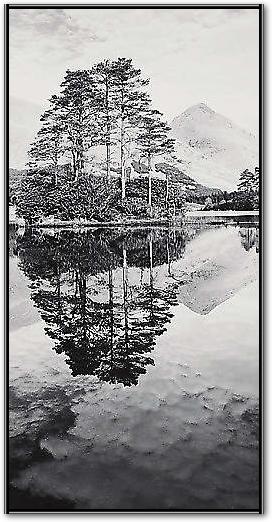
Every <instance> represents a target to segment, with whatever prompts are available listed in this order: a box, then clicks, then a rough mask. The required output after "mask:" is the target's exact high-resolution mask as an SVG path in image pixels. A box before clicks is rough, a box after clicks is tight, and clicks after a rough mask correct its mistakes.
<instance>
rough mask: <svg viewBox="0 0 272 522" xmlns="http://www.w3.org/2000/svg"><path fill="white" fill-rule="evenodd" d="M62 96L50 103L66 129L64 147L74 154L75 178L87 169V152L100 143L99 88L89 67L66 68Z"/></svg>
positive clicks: (66, 151)
mask: <svg viewBox="0 0 272 522" xmlns="http://www.w3.org/2000/svg"><path fill="white" fill-rule="evenodd" d="M61 87H62V91H61V94H60V95H59V96H53V97H52V98H51V103H52V105H53V111H54V114H55V118H56V120H57V121H58V123H59V124H60V125H61V127H62V128H63V131H64V151H65V153H66V155H67V154H68V156H70V157H71V160H72V171H73V174H74V181H77V180H78V178H79V176H80V174H81V173H82V172H83V170H84V166H85V161H86V152H87V151H88V150H89V148H90V147H91V146H94V145H97V143H98V139H99V133H98V107H99V99H98V91H97V87H96V83H95V80H94V78H93V77H92V75H91V74H90V72H89V71H69V70H68V71H66V76H65V78H64V81H63V82H62V83H61Z"/></svg>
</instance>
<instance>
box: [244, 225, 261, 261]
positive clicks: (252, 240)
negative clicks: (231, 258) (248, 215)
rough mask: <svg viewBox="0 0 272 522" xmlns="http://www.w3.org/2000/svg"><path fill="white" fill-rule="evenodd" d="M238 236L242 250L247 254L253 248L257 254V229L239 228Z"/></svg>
mask: <svg viewBox="0 0 272 522" xmlns="http://www.w3.org/2000/svg"><path fill="white" fill-rule="evenodd" d="M239 234H240V236H241V244H242V245H243V247H244V249H245V250H246V251H247V252H249V250H250V249H251V248H253V247H255V251H256V253H257V254H258V253H259V229H258V228H257V227H245V226H241V227H240V229H239Z"/></svg>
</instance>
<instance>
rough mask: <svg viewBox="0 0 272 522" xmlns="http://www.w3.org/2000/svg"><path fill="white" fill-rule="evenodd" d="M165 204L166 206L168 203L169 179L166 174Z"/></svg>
mask: <svg viewBox="0 0 272 522" xmlns="http://www.w3.org/2000/svg"><path fill="white" fill-rule="evenodd" d="M165 202H166V206H167V205H168V202H169V177H168V174H167V173H166V197H165Z"/></svg>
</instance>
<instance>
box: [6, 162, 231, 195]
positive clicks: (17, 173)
mask: <svg viewBox="0 0 272 522" xmlns="http://www.w3.org/2000/svg"><path fill="white" fill-rule="evenodd" d="M131 166H132V167H133V170H134V172H135V173H136V174H139V176H138V178H136V179H134V183H132V187H134V185H135V187H136V186H137V190H139V191H140V193H141V196H143V194H144V193H145V192H146V190H147V189H145V188H144V187H145V183H144V176H143V175H144V174H147V167H146V165H144V164H140V163H139V162H137V161H132V162H131ZM62 168H63V167H60V169H62ZM155 171H156V172H157V173H160V174H161V176H160V177H161V178H162V179H163V180H164V179H165V176H166V175H168V176H169V180H170V183H175V184H177V185H180V188H181V191H182V192H184V195H185V197H186V198H187V199H189V200H191V197H193V198H206V197H208V196H211V195H212V194H214V195H215V194H221V193H222V191H221V190H220V189H217V188H211V187H206V186H205V185H201V184H200V183H197V182H196V181H195V180H194V179H193V178H191V177H190V176H188V175H186V174H184V172H182V171H181V170H180V169H179V168H178V167H176V166H172V165H169V164H167V163H164V162H161V163H156V164H155ZM24 172H25V170H19V169H9V189H10V190H9V192H10V197H12V196H14V195H16V192H17V190H18V188H19V185H20V182H21V179H22V176H23V174H24ZM112 172H113V175H114V177H116V174H117V175H118V174H119V169H117V168H116V169H114V168H113V169H112ZM137 179H138V183H137ZM162 179H157V180H155V179H154V180H153V192H154V196H155V194H156V192H157V187H158V190H161V189H159V187H160V186H164V183H163V181H162ZM129 184H130V183H129V176H128V183H127V185H128V186H127V189H128V190H127V195H128V197H129V196H130V192H131V190H130V188H129ZM135 195H136V194H133V196H134V197H135ZM162 197H163V198H164V197H165V196H162ZM158 198H160V196H159V194H158Z"/></svg>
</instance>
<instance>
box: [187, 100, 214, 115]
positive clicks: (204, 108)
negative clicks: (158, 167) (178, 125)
mask: <svg viewBox="0 0 272 522" xmlns="http://www.w3.org/2000/svg"><path fill="white" fill-rule="evenodd" d="M197 111H201V112H207V113H209V114H213V113H214V111H213V110H212V109H211V108H210V107H209V106H208V105H207V103H205V102H200V103H197V104H196V105H192V106H191V107H189V108H188V109H186V111H184V112H197Z"/></svg>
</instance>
